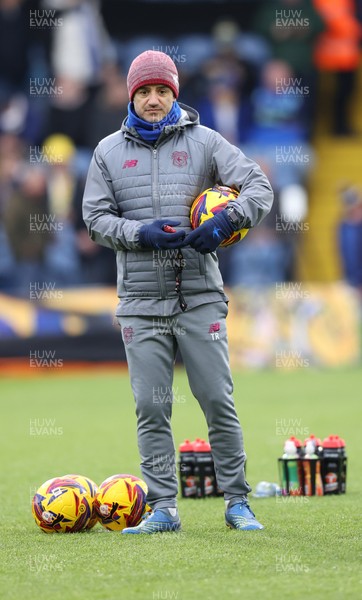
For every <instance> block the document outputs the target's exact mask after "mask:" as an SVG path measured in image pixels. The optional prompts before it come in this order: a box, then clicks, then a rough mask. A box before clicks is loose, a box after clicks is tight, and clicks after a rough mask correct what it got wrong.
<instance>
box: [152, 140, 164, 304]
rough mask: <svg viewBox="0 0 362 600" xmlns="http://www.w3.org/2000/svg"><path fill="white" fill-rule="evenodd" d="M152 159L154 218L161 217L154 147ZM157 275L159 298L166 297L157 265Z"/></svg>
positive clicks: (159, 268)
mask: <svg viewBox="0 0 362 600" xmlns="http://www.w3.org/2000/svg"><path fill="white" fill-rule="evenodd" d="M152 154H153V161H152V203H153V206H154V210H155V216H156V219H159V218H160V217H161V203H160V195H159V191H158V152H157V149H156V147H153V148H152ZM157 277H158V283H159V286H160V293H161V298H162V299H165V298H166V295H167V294H166V292H167V289H166V281H165V274H164V272H163V269H162V268H161V267H160V266H159V267H157Z"/></svg>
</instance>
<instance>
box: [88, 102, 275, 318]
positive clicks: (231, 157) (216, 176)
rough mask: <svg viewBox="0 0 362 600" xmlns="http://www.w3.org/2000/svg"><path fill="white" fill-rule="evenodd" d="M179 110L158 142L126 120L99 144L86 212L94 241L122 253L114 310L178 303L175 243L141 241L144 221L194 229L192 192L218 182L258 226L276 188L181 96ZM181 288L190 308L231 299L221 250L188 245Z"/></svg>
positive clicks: (175, 307) (154, 310)
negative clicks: (153, 246) (159, 245)
mask: <svg viewBox="0 0 362 600" xmlns="http://www.w3.org/2000/svg"><path fill="white" fill-rule="evenodd" d="M180 106H181V108H182V114H181V118H180V120H179V121H178V123H177V124H176V125H171V126H167V127H165V128H164V130H163V132H162V133H161V135H160V137H159V138H158V140H157V142H156V144H154V145H151V144H149V143H147V142H145V141H144V140H143V139H142V138H140V137H139V136H138V134H137V132H136V131H135V130H134V129H129V128H127V126H126V125H125V122H126V120H125V121H124V122H123V124H122V127H121V129H120V130H119V131H117V132H115V133H113V134H112V135H110V136H108V137H106V138H104V139H103V140H101V142H100V143H99V144H98V146H97V148H96V149H95V151H94V154H93V158H92V161H91V164H90V167H89V172H88V176H87V182H86V186H85V191H84V198H83V219H84V222H85V223H86V225H87V228H88V231H89V235H90V237H91V238H92V240H94V241H95V242H97V243H99V244H102V245H104V246H107V247H110V248H113V249H114V250H115V252H116V253H117V273H118V277H117V290H118V296H119V298H120V303H119V305H118V308H117V315H119V316H122V315H130V314H134V315H151V316H152V315H155V316H156V315H157V316H170V315H173V314H177V313H178V312H180V311H181V308H180V305H179V301H178V296H177V294H176V291H175V269H174V267H175V258H176V254H177V251H175V250H173V251H172V250H168V251H166V250H148V249H144V248H142V247H141V246H140V244H139V230H140V228H141V226H142V225H143V224H144V223H151V222H152V221H153V220H155V219H159V218H169V219H176V220H178V221H180V222H181V224H180V226H179V227H180V228H183V229H185V230H186V231H187V232H188V231H190V229H191V227H190V219H189V215H190V207H191V205H192V202H193V200H194V199H195V198H196V197H197V196H198V195H199V194H200V193H201V192H202V191H203V190H205V189H207V188H209V187H211V186H213V185H214V184H215V183H219V184H221V185H226V186H231V187H233V188H236V189H238V190H240V195H239V197H238V198H237V199H236V200H234V201H232V204H233V205H234V207H235V209H236V211H237V213H238V214H240V223H241V224H242V223H245V219H247V227H254V226H255V225H257V224H258V223H260V221H261V220H262V219H263V218H264V217H265V216H266V215H267V214H268V212H269V211H270V209H271V206H272V202H273V192H272V189H271V186H270V183H269V181H268V179H267V177H266V175H265V174H264V173H263V172H262V170H261V169H260V167H259V166H258V165H257V164H256V163H255V162H254V161H252V160H250V159H249V158H247V157H246V156H245V155H244V154H243V153H242V152H241V150H239V149H238V148H237V147H235V146H233V145H231V144H230V143H229V142H227V141H226V140H225V139H224V138H223V137H222V136H221V135H220V134H219V133H217V132H216V131H213V130H211V129H209V128H207V127H204V126H202V125H200V121H199V115H198V113H197V112H196V111H195V110H194V109H192V108H190V107H188V106H186V105H182V104H180ZM182 254H183V260H182V264H183V270H182V292H183V295H184V297H185V300H186V302H187V305H188V309H191V308H193V307H195V306H199V305H200V304H204V303H208V302H214V301H219V300H224V301H226V300H227V297H226V295H225V293H224V290H223V281H222V277H221V273H220V271H219V268H218V260H217V256H216V253H215V252H213V253H211V254H206V255H201V254H199V253H198V252H196V251H195V250H193V249H192V248H187V247H186V248H183V249H182Z"/></svg>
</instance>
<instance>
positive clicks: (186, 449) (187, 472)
mask: <svg viewBox="0 0 362 600" xmlns="http://www.w3.org/2000/svg"><path fill="white" fill-rule="evenodd" d="M178 465H179V474H180V485H181V496H182V497H183V498H196V480H195V456H194V447H193V442H190V440H185V441H184V442H182V443H181V444H180V446H179V462H178Z"/></svg>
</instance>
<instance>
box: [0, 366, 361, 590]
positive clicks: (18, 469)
mask: <svg viewBox="0 0 362 600" xmlns="http://www.w3.org/2000/svg"><path fill="white" fill-rule="evenodd" d="M234 383H235V391H234V396H235V402H236V407H237V411H238V414H239V417H240V421H241V423H242V427H243V430H244V437H245V446H246V451H247V454H248V462H247V476H248V481H249V483H250V484H251V485H252V487H255V485H256V483H257V482H258V481H260V480H267V481H276V482H277V481H278V473H277V458H278V456H279V455H280V454H281V451H282V447H283V442H284V440H285V439H286V437H288V436H289V434H295V435H297V437H302V438H304V437H305V434H307V435H308V434H309V433H314V434H316V435H318V436H320V437H322V438H323V437H325V436H327V435H329V434H330V433H336V434H339V435H340V436H342V437H344V438H345V440H346V449H347V455H348V470H347V493H346V495H343V496H328V497H322V498H287V499H281V498H278V499H276V498H267V499H253V498H252V494H251V495H250V503H251V506H252V508H253V509H254V511H255V512H256V515H257V517H258V518H259V520H260V521H261V522H262V523H263V524H264V525H265V530H264V531H256V532H240V531H231V530H229V529H227V528H226V527H225V524H224V503H223V500H222V498H213V499H202V500H201V499H200V500H190V499H189V500H182V499H180V501H179V510H180V515H181V519H182V527H183V529H182V532H180V533H179V534H157V535H154V536H122V535H121V534H119V533H115V532H108V531H106V530H104V529H103V528H102V527H101V526H100V525H99V524H98V525H97V526H96V527H95V528H94V529H92V530H91V531H89V532H85V533H77V534H71V535H55V534H53V535H46V534H44V533H43V532H41V531H40V529H39V528H38V527H37V526H36V524H35V522H34V520H33V517H32V514H31V498H32V496H33V494H34V493H35V491H36V489H37V487H39V485H40V484H41V483H43V482H44V481H45V480H46V479H49V478H51V477H54V476H57V475H63V474H65V473H72V472H73V473H80V474H83V475H86V476H88V477H90V478H92V479H93V480H94V481H96V482H97V483H100V482H101V481H103V480H104V479H105V478H106V477H108V476H110V475H113V474H115V473H122V472H126V473H127V472H128V473H132V474H134V475H138V476H140V475H141V473H140V469H139V458H138V450H137V443H136V419H135V414H134V404H133V397H132V393H131V387H130V384H129V381H128V375H127V372H125V371H122V369H121V368H120V371H119V373H117V372H114V371H113V372H95V371H91V370H90V371H88V372H84V374H81V375H74V374H73V375H64V376H52V375H51V374H48V375H47V376H44V377H39V378H33V379H20V380H17V381H16V380H15V379H4V380H3V381H2V382H1V400H2V420H1V424H2V429H1V441H0V443H1V450H2V461H1V462H2V469H1V480H0V482H1V509H2V510H1V519H0V548H1V563H0V564H1V566H0V568H1V578H0V589H1V598H2V599H4V600H5V599H6V600H10V599H11V600H19V599H22V600H27V599H35V598H39V597H49V598H51V599H52V600H58V599H59V600H60V599H64V598H66V599H80V600H83V599H90V600H97V599H103V598H104V599H109V600H118V599H125V600H133V599H141V600H165V599H170V600H171V599H174V600H188V599H194V598H195V599H200V600H201V599H202V600H209V599H219V598H222V599H223V598H235V599H236V598H245V599H249V598H252V599H253V598H261V597H265V598H268V599H269V598H272V599H273V598H276V599H277V598H288V599H293V598H301V599H302V598H303V600H304V599H305V597H306V596H308V597H309V598H311V599H319V598H320V599H321V600H323V599H324V598H328V599H329V600H334V599H339V598H340V599H341V600H342V599H344V598H349V599H352V600H353V599H355V598H356V599H357V598H361V597H362V575H361V564H362V562H361V548H362V544H361V506H362V502H361V492H362V475H361V473H362V469H361V462H362V455H361V450H362V446H361V434H360V427H361V412H362V402H361V393H362V392H361V390H362V370H361V369H360V368H351V369H344V370H336V371H328V370H326V371H317V370H313V369H311V368H308V369H300V370H297V371H294V372H281V371H280V370H276V371H263V372H259V371H258V372H242V373H234ZM174 391H175V395H176V400H178V401H177V402H176V403H175V405H174V409H173V419H172V423H173V432H174V439H175V444H176V445H177V446H178V444H179V443H180V442H181V441H182V440H183V439H184V438H186V437H190V438H195V437H197V436H200V437H202V436H207V430H206V425H205V421H204V417H203V414H202V412H201V410H200V408H199V406H198V404H197V402H196V400H195V399H194V398H193V397H192V394H191V392H190V390H189V388H188V384H187V378H186V376H185V373H184V371H183V370H182V368H178V369H177V370H176V373H175V381H174ZM44 423H46V424H45V425H44ZM42 427H45V432H44V429H42ZM37 430H38V432H37ZM40 431H41V432H40Z"/></svg>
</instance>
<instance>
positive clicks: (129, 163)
mask: <svg viewBox="0 0 362 600" xmlns="http://www.w3.org/2000/svg"><path fill="white" fill-rule="evenodd" d="M137 163H138V160H137V159H135V158H133V159H132V160H125V161H124V164H123V167H122V169H128V168H129V167H135V166H136V165H137Z"/></svg>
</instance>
